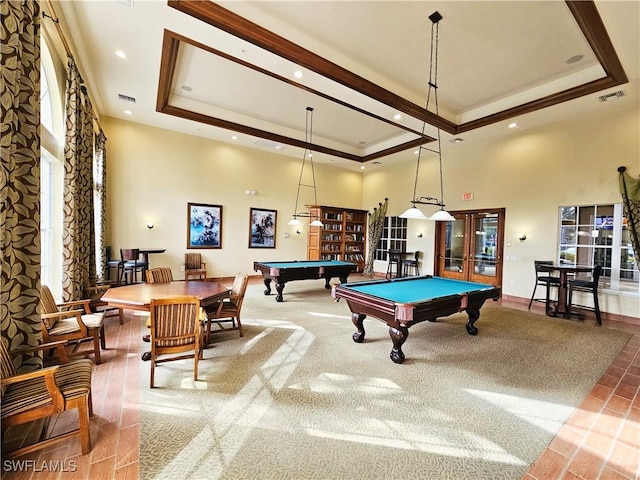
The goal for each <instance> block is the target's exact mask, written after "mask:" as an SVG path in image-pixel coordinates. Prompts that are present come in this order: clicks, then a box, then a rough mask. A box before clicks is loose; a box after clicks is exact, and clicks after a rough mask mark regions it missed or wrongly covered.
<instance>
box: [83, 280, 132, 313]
mask: <svg viewBox="0 0 640 480" xmlns="http://www.w3.org/2000/svg"><path fill="white" fill-rule="evenodd" d="M111 286H112V284H111V282H110V281H107V280H105V281H99V280H96V281H95V282H92V281H90V280H89V277H88V276H87V277H86V278H85V281H84V289H83V290H84V297H85V298H87V299H89V301H90V302H89V309H90V310H91V311H92V312H98V311H103V312H104V313H105V316H107V313H111V312H114V311H116V312H117V313H118V320H119V321H120V325H122V324H123V323H124V314H123V312H122V309H121V308H115V307H109V306H107V303H106V302H103V301H102V296H103V295H104V294H105V293H107V290H109V289H110V288H111Z"/></svg>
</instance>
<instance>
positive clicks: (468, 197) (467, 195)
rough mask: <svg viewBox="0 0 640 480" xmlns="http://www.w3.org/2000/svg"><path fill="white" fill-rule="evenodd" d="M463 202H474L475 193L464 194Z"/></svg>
mask: <svg viewBox="0 0 640 480" xmlns="http://www.w3.org/2000/svg"><path fill="white" fill-rule="evenodd" d="M462 200H473V192H465V193H463V194H462Z"/></svg>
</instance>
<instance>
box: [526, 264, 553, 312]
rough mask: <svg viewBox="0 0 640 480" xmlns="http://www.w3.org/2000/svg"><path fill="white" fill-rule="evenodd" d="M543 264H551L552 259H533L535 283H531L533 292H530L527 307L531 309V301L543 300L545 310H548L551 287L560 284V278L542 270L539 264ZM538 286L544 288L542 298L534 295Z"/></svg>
mask: <svg viewBox="0 0 640 480" xmlns="http://www.w3.org/2000/svg"><path fill="white" fill-rule="evenodd" d="M544 265H553V261H552V260H534V262H533V268H534V270H535V273H536V281H535V284H534V285H533V293H531V300H529V307H528V309H529V310H531V305H532V304H533V302H544V304H545V312H548V311H549V308H550V307H551V305H550V302H551V289H552V288H553V287H556V288H557V287H559V286H560V279H559V278H558V277H555V276H553V275H551V273H549V272H548V271H544V270H543V269H541V266H544ZM538 287H544V290H545V296H544V298H540V297H536V290H537V289H538Z"/></svg>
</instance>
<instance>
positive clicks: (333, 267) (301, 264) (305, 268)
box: [253, 260, 358, 302]
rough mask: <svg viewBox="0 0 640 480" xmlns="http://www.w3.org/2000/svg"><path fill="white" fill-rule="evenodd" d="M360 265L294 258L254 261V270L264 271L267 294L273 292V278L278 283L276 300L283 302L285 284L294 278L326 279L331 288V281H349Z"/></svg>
mask: <svg viewBox="0 0 640 480" xmlns="http://www.w3.org/2000/svg"><path fill="white" fill-rule="evenodd" d="M357 268H358V265H356V264H355V263H351V262H340V261H337V260H294V261H291V262H253V270H254V271H256V272H258V271H260V272H262V277H263V278H264V284H265V286H266V287H267V289H266V290H265V291H264V294H265V295H269V294H271V280H273V281H274V283H275V284H276V291H277V292H278V295H277V296H276V302H282V300H283V298H282V291H283V290H284V285H285V283H287V282H290V281H292V280H317V279H319V278H324V279H325V288H326V289H330V288H331V285H329V281H330V280H331V279H332V278H339V279H340V282H341V283H347V278H348V277H349V274H350V273H351V272H355V271H356V269H357Z"/></svg>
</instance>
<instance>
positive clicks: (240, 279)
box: [207, 273, 249, 343]
mask: <svg viewBox="0 0 640 480" xmlns="http://www.w3.org/2000/svg"><path fill="white" fill-rule="evenodd" d="M248 284H249V276H248V275H247V274H246V273H238V274H237V275H236V276H235V278H234V280H233V286H232V287H231V295H230V296H229V298H228V299H225V300H224V301H222V302H220V303H218V304H217V305H214V307H215V310H210V311H208V312H207V343H209V338H210V337H211V324H212V323H216V325H217V326H218V330H217V331H227V330H238V331H239V333H240V336H242V321H241V320H240V310H242V302H243V301H244V295H245V293H246V291H247V285H248ZM223 322H226V323H229V322H230V323H231V326H224V325H223Z"/></svg>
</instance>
